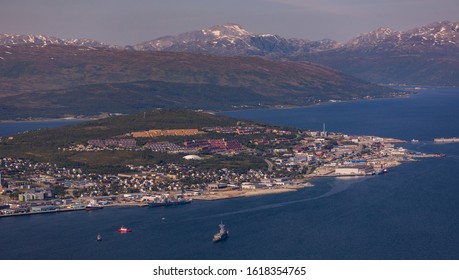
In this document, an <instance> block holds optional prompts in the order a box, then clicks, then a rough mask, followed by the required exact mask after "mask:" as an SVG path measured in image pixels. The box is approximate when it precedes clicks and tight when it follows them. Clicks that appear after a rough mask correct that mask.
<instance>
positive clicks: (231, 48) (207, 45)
mask: <svg viewBox="0 0 459 280" xmlns="http://www.w3.org/2000/svg"><path fill="white" fill-rule="evenodd" d="M333 42H334V44H331V43H330V41H323V42H322V41H319V42H311V41H307V40H301V39H285V38H282V37H280V36H278V35H272V34H256V33H253V32H250V31H247V30H246V29H244V28H242V27H241V26H240V25H238V24H234V23H226V24H221V25H215V26H212V27H210V28H207V29H202V30H199V31H191V32H187V33H182V34H179V35H177V36H166V37H161V38H158V39H155V40H151V41H147V42H144V43H141V44H137V45H135V46H134V49H136V50H154V51H185V52H200V53H210V54H216V55H269V56H279V55H280V56H282V55H286V54H293V53H295V52H304V51H306V52H311V51H315V50H316V49H317V50H318V49H325V48H329V47H330V48H333V47H335V46H336V45H337V43H336V42H335V41H333Z"/></svg>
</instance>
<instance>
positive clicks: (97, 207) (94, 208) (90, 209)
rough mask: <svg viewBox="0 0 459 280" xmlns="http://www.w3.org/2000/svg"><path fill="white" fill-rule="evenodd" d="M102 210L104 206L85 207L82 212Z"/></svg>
mask: <svg viewBox="0 0 459 280" xmlns="http://www.w3.org/2000/svg"><path fill="white" fill-rule="evenodd" d="M101 209H104V206H101V205H86V207H85V208H84V210H86V211H93V210H101Z"/></svg>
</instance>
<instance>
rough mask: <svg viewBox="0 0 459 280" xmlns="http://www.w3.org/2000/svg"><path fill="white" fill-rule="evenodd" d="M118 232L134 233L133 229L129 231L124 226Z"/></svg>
mask: <svg viewBox="0 0 459 280" xmlns="http://www.w3.org/2000/svg"><path fill="white" fill-rule="evenodd" d="M118 232H120V233H126V232H132V229H128V228H127V227H125V226H124V225H123V226H121V227H120V228H119V229H118Z"/></svg>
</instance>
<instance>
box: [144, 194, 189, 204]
mask: <svg viewBox="0 0 459 280" xmlns="http://www.w3.org/2000/svg"><path fill="white" fill-rule="evenodd" d="M191 201H192V200H191V199H189V198H184V197H183V196H181V195H179V196H178V197H176V196H174V195H173V194H172V192H170V193H169V196H167V197H162V198H161V199H158V200H156V201H153V202H151V203H149V204H148V206H150V207H162V206H164V207H167V206H176V205H184V204H189V203H191Z"/></svg>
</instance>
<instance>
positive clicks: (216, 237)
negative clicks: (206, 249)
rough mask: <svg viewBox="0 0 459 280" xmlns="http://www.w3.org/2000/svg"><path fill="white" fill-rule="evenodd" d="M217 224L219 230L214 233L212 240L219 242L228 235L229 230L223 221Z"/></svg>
mask: <svg viewBox="0 0 459 280" xmlns="http://www.w3.org/2000/svg"><path fill="white" fill-rule="evenodd" d="M218 226H219V227H220V231H219V232H217V233H216V234H215V235H214V238H212V241H213V242H220V241H223V240H225V239H227V238H228V237H229V231H228V230H227V229H226V228H225V225H224V224H223V222H220V224H219V225H218Z"/></svg>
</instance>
